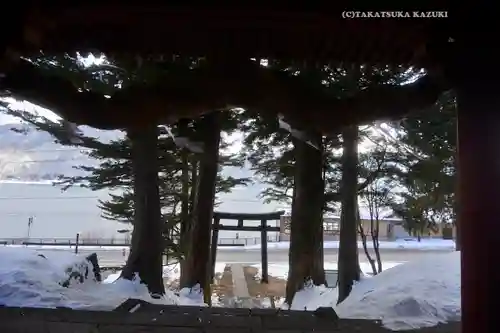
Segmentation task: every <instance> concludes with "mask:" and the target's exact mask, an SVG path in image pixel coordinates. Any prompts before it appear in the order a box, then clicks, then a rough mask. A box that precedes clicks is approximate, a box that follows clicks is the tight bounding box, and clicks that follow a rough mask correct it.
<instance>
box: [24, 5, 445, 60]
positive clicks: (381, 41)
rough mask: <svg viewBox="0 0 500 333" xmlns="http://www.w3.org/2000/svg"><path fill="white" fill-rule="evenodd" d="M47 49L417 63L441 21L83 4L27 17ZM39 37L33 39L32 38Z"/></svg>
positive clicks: (36, 40) (29, 27) (33, 34)
mask: <svg viewBox="0 0 500 333" xmlns="http://www.w3.org/2000/svg"><path fill="white" fill-rule="evenodd" d="M24 22H25V31H30V33H28V34H25V35H27V36H31V38H32V40H31V43H32V45H31V48H32V49H37V48H41V49H43V50H44V51H46V52H67V51H72V50H80V51H81V50H99V51H101V52H104V53H107V54H113V53H126V54H138V55H139V54H140V55H147V54H165V55H169V54H182V55H192V56H218V57H230V56H231V57H236V56H239V57H260V58H274V59H285V60H290V61H297V62H301V61H307V62H314V63H346V62H347V63H384V64H416V65H420V64H422V61H423V60H424V58H425V54H426V52H425V50H426V44H428V43H429V41H430V40H431V39H437V38H441V37H442V36H441V34H440V33H439V31H438V30H440V31H442V27H438V26H437V25H438V24H439V25H443V24H444V22H443V20H441V22H439V20H431V19H351V20H350V19H343V18H342V16H341V11H335V10H334V11H326V10H325V11H308V12H297V11H275V10H274V11H273V10H268V11H263V10H248V9H245V8H243V9H241V10H236V9H233V10H230V9H226V10H224V9H217V10H213V9H212V10H209V9H192V8H186V7H185V8H179V7H177V8H174V9H172V6H167V5H158V6H152V7H151V6H148V7H146V6H144V7H138V6H127V5H121V6H110V5H105V4H104V5H80V6H73V7H70V6H68V7H59V8H54V9H52V8H51V9H50V10H43V9H42V10H39V11H36V12H33V13H32V14H30V15H28V16H25V21H24ZM36 44H37V45H36Z"/></svg>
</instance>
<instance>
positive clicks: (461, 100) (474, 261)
mask: <svg viewBox="0 0 500 333" xmlns="http://www.w3.org/2000/svg"><path fill="white" fill-rule="evenodd" d="M468 10H469V11H470V10H471V9H468ZM31 14H33V15H27V16H24V17H25V18H29V19H26V20H25V21H24V22H20V23H22V24H24V26H23V28H26V31H27V32H31V34H30V33H26V34H25V37H27V38H25V39H24V40H23V39H22V38H21V36H14V35H12V34H13V33H14V32H18V31H20V30H16V29H14V28H13V27H12V26H7V27H6V28H5V29H2V34H3V35H6V34H11V35H9V36H7V37H6V38H3V39H2V41H4V44H5V43H8V44H6V45H3V46H9V47H12V48H13V47H16V48H15V50H16V51H18V52H21V54H26V52H27V50H28V51H29V49H30V47H31V49H33V47H34V49H40V48H43V49H45V50H47V51H48V52H49V51H69V50H73V49H77V50H81V49H84V48H88V47H90V46H93V47H96V48H97V49H99V50H101V51H104V52H107V53H109V54H112V53H132V54H151V53H161V54H179V53H181V54H185V55H198V56H199V55H204V56H206V57H207V58H210V57H212V58H214V59H215V58H219V59H224V60H228V59H242V58H245V59H246V58H250V57H261V58H274V59H287V60H290V61H291V62H303V61H306V62H308V63H316V62H318V63H338V62H351V63H379V64H380V63H382V64H384V63H385V64H413V65H417V66H418V65H424V66H426V67H427V68H428V69H429V70H430V73H431V74H433V75H434V74H436V73H438V74H436V75H438V76H439V75H441V76H440V77H441V78H444V79H445V81H446V83H447V84H449V85H450V86H451V87H453V88H454V89H455V90H456V92H457V96H458V126H459V131H458V133H459V134H458V135H459V138H458V142H459V157H458V166H459V187H458V194H459V199H460V201H459V207H458V225H459V228H460V235H461V242H462V252H461V253H462V318H463V319H462V332H464V333H472V332H478V333H486V332H491V331H492V330H493V327H492V325H493V324H492V320H493V318H494V314H493V311H494V310H493V309H495V308H496V307H498V305H499V302H500V300H499V298H498V297H497V295H496V294H497V293H496V291H497V287H496V281H498V280H500V270H499V268H498V267H497V266H496V265H495V264H490V262H491V263H496V262H498V261H499V260H498V254H497V253H498V252H497V246H498V244H500V239H499V238H500V234H499V233H498V232H496V222H497V221H498V219H499V218H500V212H499V209H500V205H498V203H497V198H498V197H500V174H499V173H500V168H499V167H498V165H497V163H498V162H499V161H498V160H499V159H500V157H498V156H500V155H499V154H497V152H496V149H497V147H498V143H496V141H497V140H498V139H499V134H498V133H500V132H499V130H500V116H498V115H497V114H498V112H496V113H495V111H496V108H498V107H499V101H498V98H497V97H496V95H497V94H498V89H497V88H498V83H497V81H498V80H497V79H496V77H498V75H497V74H498V72H499V69H498V66H495V65H493V64H495V63H496V62H495V61H494V60H497V59H498V57H497V56H498V49H497V48H496V46H494V45H493V41H492V40H491V39H490V38H489V36H488V37H486V36H485V35H474V36H473V34H472V32H470V31H464V33H462V34H460V33H459V31H458V29H457V26H460V27H465V26H467V27H469V28H470V29H471V27H475V28H476V29H477V30H480V31H481V32H482V33H487V30H488V29H485V28H484V27H482V29H479V27H478V26H477V24H478V23H476V22H474V23H473V22H464V21H462V22H454V23H456V25H455V26H453V25H452V23H451V22H450V21H449V20H446V19H442V20H441V21H439V22H438V21H437V20H435V21H433V20H422V19H419V20H407V21H403V20H389V19H388V20H375V19H374V20H345V19H342V18H341V15H340V11H338V12H333V13H332V12H329V13H327V14H325V13H324V12H323V13H322V12H319V11H316V12H308V13H305V14H304V13H300V12H293V11H289V12H286V13H283V12H276V11H272V10H271V9H268V10H267V11H266V10H258V9H254V10H253V11H249V10H248V9H240V10H226V11H224V10H220V9H219V10H216V11H213V10H212V11H208V12H207V11H206V10H205V11H202V10H192V9H189V10H188V9H184V10H172V9H171V8H167V7H158V6H157V7H155V8H146V9H142V10H138V9H137V7H134V8H131V7H126V6H121V7H109V6H105V5H82V6H80V7H78V8H69V9H68V8H63V7H62V6H61V7H60V8H58V9H57V10H52V11H50V12H49V11H48V10H46V11H44V10H43V8H39V9H38V11H36V12H32V13H31ZM476 14H477V13H476ZM484 14H486V12H481V13H480V14H478V15H477V16H474V20H475V21H476V20H482V22H483V24H484V23H485V21H487V20H488V19H485V18H484ZM12 15H14V14H12ZM450 16H451V15H450ZM19 17H23V16H22V15H20V16H19ZM471 17H473V15H472V14H471ZM35 18H36V19H35ZM494 19H497V18H494ZM6 21H7V20H6ZM139 26H140V27H141V29H138V27H139ZM9 28H10V29H9ZM35 32H36V33H35ZM159 41H161V42H159ZM23 52H24V53H23ZM10 54H12V52H10ZM14 58H15V57H14ZM10 59H13V58H12V57H11V58H10ZM16 59H17V58H16ZM235 61H236V60H235ZM222 63H223V61H222ZM18 65H19V63H18ZM219 65H220V63H219ZM219 65H218V66H219ZM16 67H17V68H16ZM224 67H225V66H223V65H222V67H220V66H219V67H217V66H215V67H214V69H215V70H214V72H212V73H215V72H218V71H219V70H221V69H223V68H224ZM232 68H234V67H232ZM0 69H1V70H3V71H5V72H6V73H7V78H8V79H9V80H7V81H5V82H7V84H8V85H7V87H6V88H9V85H10V88H12V91H13V92H17V93H18V94H19V95H20V96H25V97H27V98H28V97H31V98H32V99H33V100H35V101H40V99H41V100H42V101H43V98H42V97H43V96H42V95H43V94H39V93H37V91H36V90H33V88H39V89H41V90H40V91H41V92H44V90H43V87H40V84H38V85H37V83H41V82H37V81H36V80H39V79H40V77H39V76H37V75H36V73H34V72H33V71H31V72H30V68H29V66H27V65H26V64H25V63H24V64H22V66H14V65H9V64H7V65H6V64H3V67H2V68H0ZM9 70H11V72H10V74H9ZM242 71H243V73H244V74H245V75H248V76H249V77H252V84H251V85H250V86H249V85H247V86H245V85H244V84H241V83H240V84H239V85H237V88H236V89H234V88H232V89H230V88H231V86H232V85H233V84H234V83H235V81H234V80H233V78H234V76H232V75H231V73H227V72H226V73H225V75H226V76H224V78H223V80H222V81H220V82H218V83H220V87H222V89H221V90H220V91H224V90H225V89H228V90H229V91H231V90H232V91H233V92H235V91H236V90H241V89H243V90H245V89H248V88H250V87H254V88H255V83H263V84H265V85H266V88H267V87H270V88H271V89H269V90H268V92H269V91H270V92H272V93H273V94H275V95H276V96H278V97H279V99H280V102H279V103H275V104H274V105H275V106H281V107H280V108H279V109H280V110H279V111H278V112H281V113H283V114H284V115H285V117H288V118H289V119H291V120H290V121H289V122H290V123H292V125H294V123H295V124H299V123H302V124H306V125H307V126H309V127H313V128H316V129H318V130H321V131H323V132H324V133H328V132H330V131H335V130H336V129H338V127H339V126H341V125H348V124H354V123H359V122H363V121H368V120H372V119H377V118H385V117H398V116H402V115H403V114H404V113H405V112H408V111H411V109H414V108H420V107H422V106H424V105H427V104H430V103H432V102H433V101H432V100H433V99H434V98H435V96H436V94H438V93H439V92H440V91H442V90H443V87H442V86H441V85H442V82H441V81H440V80H437V81H432V80H430V81H428V82H427V83H426V84H422V85H421V86H419V87H418V88H416V89H415V90H413V91H409V92H408V94H407V97H408V98H406V99H405V100H404V101H399V103H400V104H397V103H395V104H394V105H396V106H397V107H396V108H394V109H392V110H391V111H392V112H387V111H383V110H387V106H388V105H387V104H388V103H386V104H385V105H383V103H380V104H377V106H379V107H375V108H374V109H375V110H372V111H371V112H370V111H367V110H366V109H364V108H361V107H360V108H359V109H358V110H356V111H359V112H356V113H355V112H350V111H352V109H349V107H352V106H353V105H357V106H360V105H362V104H363V103H361V102H359V100H358V101H351V102H350V103H349V104H348V105H338V104H336V105H335V103H332V104H329V103H330V102H332V101H325V100H324V99H323V97H321V96H305V97H304V96H300V98H299V99H289V100H288V102H287V98H290V96H291V95H293V94H294V93H295V92H297V91H298V90H297V86H294V84H292V86H289V87H286V88H279V87H280V84H278V81H279V79H277V78H270V77H265V76H264V75H261V74H262V73H261V72H256V71H255V68H251V67H244V68H243V69H242ZM257 71H258V69H257ZM16 72H18V73H23V74H26V75H28V74H29V75H28V76H29V77H31V78H32V79H33V80H32V81H31V85H30V84H28V83H26V82H21V80H15V79H12V78H13V77H14V78H15V77H16ZM240 74H241V73H240ZM30 75H31V76H30ZM204 79H205V81H204V82H205V83H201V87H203V88H208V85H207V82H213V81H212V79H213V77H210V76H209V77H205V78H204ZM200 82H201V81H200ZM53 83H54V85H55V86H57V87H60V88H61V89H66V88H67V85H66V86H65V85H64V84H61V82H55V81H54V82H53ZM171 87H172V86H171ZM16 89H17V91H16ZM46 90H47V89H46ZM46 90H45V92H47V93H48V92H49V91H46ZM49 90H50V89H49ZM299 90H300V89H299ZM220 91H219V92H220ZM292 91H293V93H291V92H292ZM211 92H214V91H213V90H212V91H211ZM28 93H31V94H32V95H29V94H28ZM139 93H140V92H139ZM234 94H235V95H234V96H236V95H237V93H236V92H235V93H234ZM60 95H62V94H60ZM388 95H390V92H389V93H386V95H385V97H387V96H388ZM234 96H233V97H234ZM256 96H262V95H258V94H255V95H246V96H244V95H240V96H238V98H234V99H233V100H236V99H238V100H240V101H244V102H249V103H250V102H252V100H253V98H255V97H256ZM370 96H372V97H370ZM376 96H380V95H378V93H371V94H368V96H366V98H367V99H368V101H370V104H373V105H375V104H376V103H374V101H375V100H376ZM278 97H277V98H278ZM72 98H73V99H71V100H70V99H68V98H66V99H64V98H60V99H59V100H57V99H51V98H50V96H49V95H47V96H46V97H45V102H46V103H48V104H50V105H51V106H53V107H52V109H54V110H56V111H58V112H60V113H61V114H62V115H63V116H67V117H68V118H70V120H71V118H73V119H74V121H76V122H81V123H89V124H94V125H97V126H98V125H99V124H101V125H102V127H109V128H112V127H113V126H114V127H120V126H122V125H123V124H119V123H116V124H113V119H117V118H115V117H113V115H117V113H115V114H106V113H102V112H101V111H102V109H100V108H97V109H96V110H98V111H99V112H97V111H96V112H93V113H89V112H88V110H89V109H88V106H96V107H98V106H99V104H95V103H94V104H89V103H90V102H89V101H88V100H83V99H80V97H79V96H76V95H75V94H73V97H72ZM370 98H371V99H370ZM75 100H81V102H82V105H85V106H86V110H78V109H73V111H71V110H70V109H69V108H68V107H69V106H74V105H75V104H74V103H75ZM159 101H160V100H158V102H159ZM315 101H316V102H315ZM318 101H320V102H318ZM405 101H406V102H408V101H410V103H405ZM70 102H72V103H70ZM203 102H204V103H206V102H210V103H209V105H215V106H217V107H220V106H221V105H223V104H226V103H220V100H216V99H214V98H212V99H210V96H208V97H207V96H205V99H204V100H203ZM224 102H225V101H224ZM265 102H266V103H268V102H269V100H267V101H265ZM306 102H307V103H306ZM58 103H59V104H58ZM84 103H86V104H84ZM97 103H102V102H101V101H98V102H97ZM356 103H358V104H356ZM391 103H392V102H391ZM126 104H127V101H126V99H124V100H123V101H122V104H121V105H120V107H123V106H124V105H126ZM250 104H251V103H250ZM408 104H409V105H408ZM157 105H159V106H162V104H161V103H158V104H157ZM297 105H299V106H301V107H298V106H297ZM365 105H366V104H365ZM391 105H393V104H391ZM159 106H158V107H156V108H152V110H154V111H152V112H151V114H144V113H141V114H132V113H129V116H128V117H124V118H125V119H128V124H132V123H134V122H136V123H141V122H148V121H153V120H154V121H158V120H159V119H162V121H163V120H168V119H170V120H172V119H175V118H177V117H186V116H196V115H198V114H200V113H203V112H205V111H206V110H203V108H200V107H199V105H198V106H197V105H195V106H193V105H191V107H190V108H189V110H182V111H181V110H178V109H177V110H176V109H171V110H168V111H169V117H167V116H161V114H164V113H165V110H164V107H162V108H161V107H159ZM163 106H164V105H163ZM257 106H265V107H270V106H271V104H265V103H264V102H263V104H261V105H257ZM405 106H406V107H405ZM333 107H337V110H340V111H337V110H335V109H334V108H333ZM317 110H318V111H317ZM334 110H335V111H334ZM361 110H364V111H363V112H361ZM121 111H123V108H121V109H120V112H121ZM270 112H271V111H270ZM273 112H276V113H277V110H274V111H273ZM294 120H295V121H294ZM325 125H327V126H326V128H325ZM98 127H99V126H98Z"/></svg>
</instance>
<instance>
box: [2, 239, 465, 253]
mask: <svg viewBox="0 0 500 333" xmlns="http://www.w3.org/2000/svg"><path fill="white" fill-rule="evenodd" d="M379 243H380V249H382V250H423V251H425V250H429V251H437V250H448V251H450V250H454V249H455V241H453V240H451V239H422V240H421V241H420V242H418V241H417V240H416V239H414V238H407V239H399V240H395V241H380V242H379ZM5 246H6V247H13V248H19V247H20V248H24V247H29V248H34V249H54V250H57V249H68V248H71V247H69V246H54V245H29V246H26V245H5ZM289 247H290V242H285V241H283V242H269V243H268V249H269V250H270V251H272V250H288V248H289ZM79 248H81V249H86V250H114V251H121V250H123V249H128V248H129V247H128V246H127V247H120V246H79ZM324 248H325V249H338V248H339V242H338V241H325V242H324ZM358 248H359V249H363V243H362V242H358ZM260 249H261V245H260V244H256V245H247V246H218V247H217V250H218V251H245V250H260Z"/></svg>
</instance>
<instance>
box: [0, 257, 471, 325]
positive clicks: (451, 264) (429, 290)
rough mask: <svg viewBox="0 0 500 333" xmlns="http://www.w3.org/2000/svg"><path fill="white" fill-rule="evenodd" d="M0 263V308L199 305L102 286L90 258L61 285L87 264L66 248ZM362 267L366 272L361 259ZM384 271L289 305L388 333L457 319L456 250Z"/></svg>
mask: <svg viewBox="0 0 500 333" xmlns="http://www.w3.org/2000/svg"><path fill="white" fill-rule="evenodd" d="M40 253H42V254H43V255H44V256H45V258H43V257H41V256H39V254H40ZM0 262H2V265H1V266H0V305H5V306H24V307H51V308H54V307H69V308H74V309H89V310H112V309H114V308H115V307H117V306H118V305H119V304H121V303H122V302H123V301H125V300H126V299H128V298H131V297H133V298H140V299H144V300H146V301H149V302H155V303H161V304H179V305H203V304H202V303H201V297H200V296H201V295H200V294H199V292H198V291H197V290H193V291H190V290H181V291H180V292H178V293H175V292H173V291H167V293H166V295H165V296H164V297H163V298H161V299H159V300H154V299H152V298H151V297H150V296H149V293H148V292H147V290H146V288H145V287H144V286H143V285H141V284H139V283H138V281H126V280H122V279H116V278H117V277H118V275H117V274H115V275H111V276H108V278H107V280H106V281H105V283H98V282H96V281H94V280H93V277H92V273H91V271H92V268H91V267H90V264H88V263H86V264H85V265H87V267H88V268H89V271H90V274H89V278H88V279H86V280H85V281H84V282H83V283H79V282H78V281H73V282H72V283H71V284H70V285H69V287H67V288H66V287H63V286H61V282H62V281H64V280H67V278H68V268H69V267H73V269H79V270H82V269H84V268H85V267H84V266H85V265H82V263H84V262H85V261H84V257H83V256H78V255H74V254H72V253H69V252H65V251H45V252H44V251H42V250H34V249H28V248H9V247H0ZM225 266H226V264H225V263H218V264H217V267H216V271H217V272H222V271H223V270H224V267H225ZM255 266H257V267H260V265H255ZM336 268H337V267H336V264H335V263H327V264H325V269H336ZM361 268H362V270H363V271H365V272H370V267H369V266H368V265H367V264H366V263H364V264H362V267H361ZM384 269H385V271H384V272H382V273H381V274H379V275H377V276H375V277H371V278H364V279H363V280H362V281H361V282H359V283H358V284H356V285H355V287H354V288H353V291H352V293H351V295H350V296H349V297H348V298H347V299H346V300H345V301H344V302H342V303H341V304H340V305H338V306H337V305H336V303H337V290H336V289H332V288H326V287H323V286H321V287H310V288H306V289H305V290H303V291H300V292H298V293H297V295H296V297H295V299H294V301H293V304H292V309H297V310H304V309H305V310H315V309H316V308H318V307H320V306H331V307H334V308H335V309H336V311H337V313H338V314H339V316H340V317H341V318H366V319H380V320H382V322H383V323H384V325H385V326H386V327H388V328H390V329H394V330H403V329H410V328H417V327H423V326H432V325H436V324H438V323H440V322H446V321H455V320H460V316H461V309H460V254H459V252H452V253H439V254H437V255H435V256H433V258H432V259H431V260H429V259H426V260H417V261H413V262H409V263H399V262H385V263H384ZM269 273H270V275H271V276H274V277H277V278H279V277H281V278H286V275H287V274H288V265H287V264H286V263H274V264H271V265H269ZM164 276H165V277H166V278H167V279H172V280H175V279H177V278H178V276H179V269H178V266H177V267H176V266H173V267H172V266H168V267H166V268H165V270H164Z"/></svg>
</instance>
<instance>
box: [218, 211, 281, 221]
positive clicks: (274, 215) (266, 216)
mask: <svg viewBox="0 0 500 333" xmlns="http://www.w3.org/2000/svg"><path fill="white" fill-rule="evenodd" d="M283 214H285V211H284V210H279V211H277V212H269V213H226V212H215V213H214V218H216V217H217V218H219V219H221V220H243V221H261V220H267V221H272V220H279V219H280V218H281V215H283Z"/></svg>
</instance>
